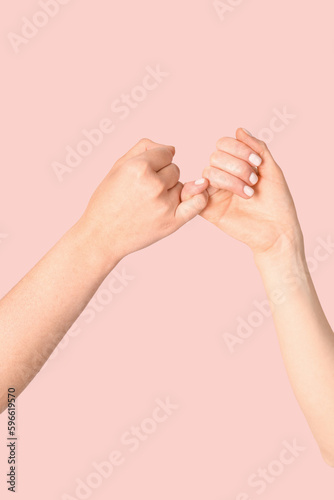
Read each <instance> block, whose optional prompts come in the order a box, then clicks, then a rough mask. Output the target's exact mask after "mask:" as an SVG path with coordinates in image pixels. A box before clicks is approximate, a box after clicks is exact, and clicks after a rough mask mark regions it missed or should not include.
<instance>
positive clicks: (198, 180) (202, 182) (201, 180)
mask: <svg viewBox="0 0 334 500" xmlns="http://www.w3.org/2000/svg"><path fill="white" fill-rule="evenodd" d="M204 182H205V179H203V178H202V179H197V181H195V185H196V186H200V185H201V184H204Z"/></svg>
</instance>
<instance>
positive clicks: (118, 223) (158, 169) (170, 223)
mask: <svg viewBox="0 0 334 500" xmlns="http://www.w3.org/2000/svg"><path fill="white" fill-rule="evenodd" d="M174 155H175V148H174V147H173V146H164V145H162V144H157V143H154V142H152V141H150V140H149V139H142V140H141V141H139V143H138V144H136V145H135V146H134V147H133V148H132V149H131V150H130V151H129V152H128V153H127V154H125V155H124V156H123V157H122V158H120V159H119V160H118V161H117V162H116V163H115V165H114V166H113V168H112V169H111V170H110V172H109V173H108V174H107V176H106V177H105V179H104V180H103V181H102V183H101V184H100V185H99V186H98V188H97V189H96V191H95V192H94V194H93V196H92V198H91V199H90V201H89V204H88V206H87V209H86V211H85V213H84V215H83V217H82V221H83V222H84V225H85V227H86V228H89V232H90V234H91V237H92V238H94V244H95V245H97V246H98V248H99V249H100V252H102V255H103V256H104V257H105V258H106V259H112V260H114V261H115V260H117V261H119V260H121V259H122V258H123V257H124V256H125V255H127V254H130V253H132V252H135V251H136V250H139V249H141V248H144V247H146V246H148V245H151V244H152V243H154V242H156V241H158V240H160V239H161V238H164V237H165V236H168V235H169V234H171V233H173V232H174V231H176V230H177V229H178V228H180V227H181V226H182V225H183V224H185V223H186V222H188V221H189V220H190V219H192V218H193V217H195V216H196V215H197V214H199V213H200V212H201V211H202V210H203V208H204V207H205V206H206V204H207V200H208V194H207V192H206V188H207V186H208V181H205V182H204V183H203V184H201V185H199V186H196V190H195V193H194V195H193V196H192V197H190V198H189V199H188V200H187V201H184V202H181V196H180V195H181V191H182V188H183V184H181V182H179V177H180V170H179V168H178V167H177V166H176V165H175V164H174V163H172V160H173V157H174Z"/></svg>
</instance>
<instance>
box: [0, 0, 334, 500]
mask: <svg viewBox="0 0 334 500" xmlns="http://www.w3.org/2000/svg"><path fill="white" fill-rule="evenodd" d="M225 4H226V5H230V6H231V5H232V4H233V5H234V7H230V9H231V10H230V11H229V12H227V13H226V15H225V18H224V19H220V18H219V16H218V13H217V12H216V11H215V8H214V7H213V3H212V1H211V0H206V1H204V0H200V1H196V2H194V1H190V0H183V1H182V2H180V1H176V0H170V1H169V2H157V1H156V0H155V1H153V0H141V1H140V2H138V1H137V2H135V1H131V2H106V1H102V0H95V1H94V2H80V1H78V0H72V1H70V2H69V3H68V4H67V5H63V6H62V7H61V8H60V11H59V13H58V14H57V15H56V16H55V17H54V18H53V19H50V20H49V22H48V23H47V24H46V26H45V27H43V28H41V29H39V31H38V33H37V34H36V36H35V37H34V38H32V39H31V40H30V41H29V43H27V44H26V45H22V46H20V49H19V53H18V54H15V52H14V50H13V48H12V46H11V44H10V42H9V40H8V33H9V32H16V33H20V30H21V26H22V17H27V18H28V19H32V17H33V16H34V14H35V13H36V12H37V11H38V10H40V7H39V5H38V2H37V1H32V0H24V1H21V2H19V3H17V2H6V3H5V4H4V3H3V4H2V5H1V7H0V9H1V15H0V18H1V60H2V66H3V69H2V85H3V89H2V92H1V109H2V118H1V138H2V141H1V142H2V147H1V157H2V158H1V163H2V180H1V183H0V190H1V191H0V214H1V215H0V233H2V234H7V235H8V236H7V237H6V238H4V239H3V240H2V241H1V242H0V265H1V268H0V269H1V270H0V272H1V283H0V292H1V294H4V293H6V292H7V291H8V290H9V289H10V288H11V287H12V286H13V285H14V284H15V283H16V282H17V281H18V280H19V279H20V278H21V277H22V276H23V275H24V274H25V273H26V272H27V271H28V270H29V269H30V268H31V267H32V266H33V264H34V263H35V262H36V261H37V260H38V259H39V258H40V257H41V256H42V255H43V254H44V253H45V252H46V251H47V250H48V249H49V248H50V246H51V245H52V244H53V243H55V242H56V241H57V239H58V238H59V237H60V236H61V235H62V234H63V233H64V232H65V231H66V230H67V228H69V227H70V226H71V225H72V224H73V223H74V222H75V221H76V220H77V219H78V217H79V216H80V214H81V213H82V211H83V209H84V207H85V205H86V203H87V201H88V199H89V196H90V194H91V193H92V191H93V189H94V188H95V187H96V185H97V184H98V183H99V181H100V180H101V179H102V178H103V176H104V175H105V174H106V172H107V171H108V169H109V168H110V167H111V166H112V165H113V163H114V162H115V160H116V159H117V158H118V157H119V156H121V155H122V154H123V153H124V152H125V151H126V150H128V149H129V148H130V147H131V146H132V145H133V144H134V143H135V142H136V141H137V140H138V139H140V138H141V137H145V136H147V137H149V138H151V139H153V140H155V141H157V142H163V143H168V144H174V145H175V146H176V149H177V155H176V158H175V161H176V162H177V164H178V165H179V166H180V168H181V170H182V180H184V181H186V180H191V179H193V178H197V177H199V176H200V175H201V172H202V169H203V168H204V167H205V166H206V164H207V161H208V158H209V155H210V153H211V152H212V151H213V150H214V148H215V143H216V140H217V139H218V138H219V137H221V136H224V135H233V134H234V132H235V129H236V128H237V127H238V126H243V127H246V128H247V129H249V130H251V131H252V132H253V133H254V134H260V135H261V134H263V133H264V132H263V129H265V128H268V127H270V124H271V123H273V122H272V119H273V117H274V116H275V111H274V110H275V109H277V110H283V108H284V107H286V109H287V111H288V113H290V114H292V115H294V118H293V119H291V121H290V122H289V123H288V124H285V125H284V126H283V127H282V130H280V131H279V132H277V131H276V132H275V133H273V134H272V135H273V137H272V140H271V142H270V148H271V150H272V152H273V153H274V155H275V158H276V159H277V161H278V162H279V164H280V165H281V166H282V168H283V170H284V171H285V173H286V177H287V180H288V182H289V185H290V188H291V191H292V193H293V195H294V199H295V202H296V205H297V207H298V212H299V217H300V220H301V223H302V225H303V229H304V234H305V240H306V248H307V255H308V256H310V257H311V256H312V255H313V252H314V249H315V248H316V246H317V244H318V243H317V238H319V237H320V238H326V237H327V236H328V235H332V237H334V229H333V215H332V214H333V203H332V198H333V183H334V174H333V160H332V158H331V152H332V145H333V127H332V117H333V114H334V109H333V99H332V90H333V84H334V82H333V71H332V44H333V35H332V32H333V31H332V19H333V5H332V2H330V1H329V0H327V1H322V2H317V3H316V2H305V1H302V0H297V1H295V2H291V0H281V1H280V2H274V1H268V0H244V1H239V2H238V1H235V0H234V1H232V0H230V1H228V0H226V2H225ZM236 4H238V5H236ZM148 65H150V66H151V67H153V68H154V67H156V66H157V65H160V68H161V70H163V71H165V72H167V73H169V76H168V77H166V78H165V79H164V80H163V81H162V82H161V84H159V86H158V87H157V89H155V90H153V91H150V92H149V93H148V95H147V98H146V99H145V100H143V102H141V103H139V105H138V107H137V108H136V109H133V110H131V113H130V114H129V116H128V117H127V118H126V119H124V120H121V119H120V115H119V114H116V113H115V112H112V111H111V109H110V106H111V104H112V103H113V102H114V101H115V100H117V99H119V98H120V97H121V95H122V93H128V92H131V91H132V89H134V87H136V86H137V85H139V84H141V82H142V80H143V78H144V76H145V74H146V69H145V68H146V67H147V66H148ZM105 117H109V118H111V119H113V121H114V123H115V130H114V132H113V133H112V134H110V135H109V136H106V137H105V139H104V141H103V144H102V145H100V146H98V147H96V148H95V149H94V151H93V152H92V153H91V154H90V155H89V156H88V157H87V158H86V159H84V160H83V161H82V163H81V164H80V165H79V166H78V167H77V168H76V169H74V170H73V172H71V173H69V174H66V175H65V176H64V179H63V182H62V183H60V182H59V181H58V180H57V177H56V175H55V173H54V171H53V169H52V166H51V165H52V163H53V162H55V161H59V162H64V158H65V148H66V146H68V145H69V146H71V147H75V146H76V145H77V143H78V142H79V141H80V140H81V139H82V138H83V137H82V134H81V130H82V129H84V128H86V129H92V128H95V127H97V126H98V124H99V122H100V120H101V119H103V118H105ZM315 267H316V270H315V271H314V273H313V276H314V280H315V283H316V286H317V289H318V292H319V295H320V298H321V300H322V303H323V305H324V308H325V310H326V312H327V315H328V318H329V320H330V321H331V322H332V324H334V312H333V306H332V304H333V299H332V296H333V293H332V277H333V273H334V254H333V255H329V257H328V259H327V260H326V261H324V262H320V263H315ZM118 270H119V271H120V272H121V271H122V270H125V271H126V272H127V273H128V274H130V275H131V276H133V280H132V281H130V282H129V283H128V285H127V286H124V290H122V292H121V293H119V294H117V295H114V296H113V297H112V301H111V303H110V304H109V305H105V306H104V307H103V308H102V309H103V310H102V311H101V312H99V313H98V314H96V317H95V319H94V320H93V321H92V322H91V323H89V324H85V323H84V321H83V320H82V318H81V319H79V323H78V324H79V325H80V329H81V330H80V334H79V335H77V336H72V337H69V336H67V338H68V339H69V342H68V344H67V345H63V346H62V348H61V347H58V349H57V351H56V352H55V355H54V357H53V359H51V360H50V361H49V362H48V364H47V365H46V367H45V368H44V369H43V371H42V372H41V373H40V374H39V375H38V376H37V377H36V379H35V380H34V381H33V383H31V385H30V386H29V387H28V388H27V389H26V391H25V392H24V394H23V395H22V396H21V397H20V398H19V400H18V403H17V407H18V434H19V441H18V482H17V487H18V488H17V490H18V492H17V494H16V498H18V499H24V500H26V499H27V498H34V499H36V500H37V499H38V500H39V499H43V500H44V499H45V498H48V499H61V498H67V497H66V496H65V494H68V495H71V496H72V498H78V497H76V496H75V486H76V478H80V479H82V480H83V481H85V480H86V478H87V476H89V475H90V474H91V473H92V472H94V468H93V466H92V463H93V462H102V461H104V460H106V459H107V458H108V455H109V454H110V453H111V452H112V451H113V450H120V451H121V452H122V454H123V457H124V463H123V464H122V465H121V466H119V467H118V468H116V469H115V471H114V472H113V474H112V476H111V477H109V478H108V479H104V480H103V482H102V484H101V485H100V486H99V487H98V488H97V489H94V490H93V493H92V495H91V496H90V497H89V498H93V499H96V500H98V499H106V498H117V499H119V500H123V499H124V500H125V499H127V500H128V499H130V498H143V499H144V498H145V499H152V500H153V499H157V498H159V499H160V500H165V499H166V500H167V499H170V498H174V499H181V498H187V499H190V498H191V499H196V500H197V499H198V500H200V499H204V498H205V499H206V500H248V498H249V499H252V500H253V499H256V498H258V497H262V498H265V499H267V500H281V499H282V498H289V499H290V498H291V499H292V498H298V499H299V498H300V499H303V500H313V499H315V498H331V496H332V492H333V488H334V481H333V471H332V470H331V469H330V468H329V467H328V466H326V465H325V464H324V462H323V461H322V459H321V456H320V453H319V451H318V449H317V446H316V444H315V442H314V440H313V438H312V435H311V433H310V431H309V429H308V426H307V424H306V422H305V419H304V417H303V414H302V412H301V410H300V409H299V407H298V405H297V403H296V401H295V399H294V396H293V393H292V390H291V388H290V386H289V383H288V380H287V376H286V374H285V370H284V367H283V363H282V360H281V357H280V353H279V348H278V343H277V340H276V336H275V330H274V328H273V324H272V320H271V318H266V319H263V321H262V324H261V325H260V326H259V327H256V328H254V333H253V334H252V335H251V336H250V338H248V339H247V340H245V341H244V343H243V344H242V345H239V346H237V347H236V349H235V352H234V353H233V354H232V353H230V352H229V350H228V349H227V347H226V345H225V343H224V340H223V337H222V334H223V333H224V332H230V333H233V334H235V333H236V327H237V321H238V320H237V318H238V317H239V318H240V317H241V318H243V319H244V320H246V321H247V318H248V316H249V314H250V313H251V312H252V311H254V305H253V301H254V300H263V299H264V298H265V294H264V290H263V287H262V284H261V281H260V278H259V276H258V274H257V271H256V269H255V267H254V265H253V262H252V257H251V254H250V252H249V250H248V249H247V248H246V247H244V246H243V245H241V244H240V243H238V242H236V241H233V240H231V239H229V238H228V237H226V236H225V235H224V234H223V233H221V232H219V231H218V230H217V229H216V228H215V227H214V226H211V225H209V224H208V223H206V222H205V221H203V220H202V219H200V218H198V219H196V220H195V221H193V222H191V223H190V224H189V225H187V226H186V227H184V228H183V229H182V230H180V231H179V232H178V233H177V234H174V235H173V236H171V237H170V238H168V239H165V240H163V241H161V242H159V243H158V244H156V245H154V246H152V247H150V248H148V249H146V250H144V251H142V252H140V253H137V254H134V255H132V256H130V257H129V258H127V259H126V260H124V261H123V262H121V263H120V264H119V266H118ZM107 283H108V279H107V280H106V283H105V284H103V285H102V287H101V289H105V288H106V287H107ZM27 327H28V325H27ZM166 397H169V398H170V400H171V402H173V403H175V404H178V405H179V407H178V409H177V410H175V411H174V412H173V414H172V415H171V416H170V417H169V418H168V420H166V422H163V423H161V424H159V425H158V426H157V429H156V432H154V433H153V434H151V435H149V436H148V439H147V440H146V441H145V442H142V443H141V444H140V447H139V448H138V450H137V451H136V452H134V453H131V452H130V451H129V448H128V447H126V446H124V445H122V444H121V441H120V440H121V436H122V435H123V433H124V432H126V431H128V430H129V429H130V428H131V426H133V425H137V424H139V423H141V422H142V420H143V419H145V418H148V417H150V416H151V415H152V412H153V410H154V408H155V406H156V403H155V400H156V399H157V398H160V399H165V398H166ZM0 429H1V431H0V432H1V435H2V436H3V438H2V439H1V443H0V460H1V462H0V472H1V477H0V488H1V491H0V496H1V498H7V496H6V486H5V484H4V481H5V473H6V472H7V463H6V449H5V436H6V415H5V414H2V415H1V418H0ZM294 439H296V441H297V443H298V445H300V446H303V447H304V448H305V450H304V451H303V452H302V453H301V454H300V456H299V457H297V458H296V459H295V461H294V462H293V463H292V464H290V465H287V466H285V468H284V471H282V472H281V473H280V474H279V475H278V476H277V477H276V478H275V480H274V481H273V482H271V484H268V485H267V487H266V489H265V491H264V492H263V493H262V494H261V495H260V494H258V493H257V489H256V488H254V487H251V486H249V485H248V484H247V479H248V477H249V476H250V475H251V474H254V473H255V474H256V473H257V470H258V468H259V467H267V466H268V465H269V464H270V463H271V462H272V461H274V460H276V459H277V458H278V457H279V454H280V451H281V450H282V448H283V444H282V443H283V441H289V442H292V441H293V440H294ZM241 493H245V495H241ZM238 495H239V498H238ZM247 495H248V496H247ZM9 498H11V497H9Z"/></svg>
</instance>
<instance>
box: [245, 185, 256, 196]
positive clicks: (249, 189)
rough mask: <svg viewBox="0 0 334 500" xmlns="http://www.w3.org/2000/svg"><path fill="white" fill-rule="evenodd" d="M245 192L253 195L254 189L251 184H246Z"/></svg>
mask: <svg viewBox="0 0 334 500" xmlns="http://www.w3.org/2000/svg"><path fill="white" fill-rule="evenodd" d="M244 193H245V194H247V196H253V194H254V189H253V188H251V187H250V186H245V187H244Z"/></svg>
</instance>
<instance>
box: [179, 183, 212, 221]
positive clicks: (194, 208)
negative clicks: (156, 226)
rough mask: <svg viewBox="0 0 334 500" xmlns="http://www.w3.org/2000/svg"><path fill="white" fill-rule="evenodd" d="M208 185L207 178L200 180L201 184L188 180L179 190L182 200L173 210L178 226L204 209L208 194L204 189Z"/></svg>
mask: <svg viewBox="0 0 334 500" xmlns="http://www.w3.org/2000/svg"><path fill="white" fill-rule="evenodd" d="M201 181H202V179H201ZM208 185H209V182H208V180H207V179H204V182H201V184H195V182H188V183H187V184H185V185H184V187H183V189H182V192H181V200H182V201H181V203H180V204H179V206H178V207H177V209H176V212H175V219H176V223H177V226H178V227H181V226H183V224H185V223H186V222H189V221H190V220H191V219H193V218H194V217H196V215H199V214H200V213H201V212H202V210H204V208H205V207H206V205H207V203H208V200H209V195H208V192H207V190H206V188H207V187H208Z"/></svg>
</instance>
